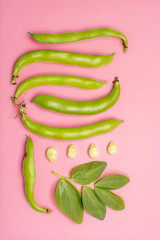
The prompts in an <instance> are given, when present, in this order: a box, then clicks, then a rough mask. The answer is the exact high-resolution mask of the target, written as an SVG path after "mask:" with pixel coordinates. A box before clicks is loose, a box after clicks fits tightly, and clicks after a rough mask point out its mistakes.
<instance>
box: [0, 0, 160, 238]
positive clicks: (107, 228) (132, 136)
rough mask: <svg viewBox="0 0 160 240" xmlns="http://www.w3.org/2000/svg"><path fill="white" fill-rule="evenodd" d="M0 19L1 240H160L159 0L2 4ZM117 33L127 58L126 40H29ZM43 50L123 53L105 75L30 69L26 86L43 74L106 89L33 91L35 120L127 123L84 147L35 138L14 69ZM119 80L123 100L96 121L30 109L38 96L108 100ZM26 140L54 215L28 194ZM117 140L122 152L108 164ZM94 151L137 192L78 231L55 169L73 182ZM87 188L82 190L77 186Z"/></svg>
mask: <svg viewBox="0 0 160 240" xmlns="http://www.w3.org/2000/svg"><path fill="white" fill-rule="evenodd" d="M0 3H1V12H0V35H1V39H0V48H1V53H0V100H1V101H0V103H1V104H0V111H1V116H0V123H1V124H0V128H1V137H0V159H1V161H0V191H1V192H0V228H1V229H0V239H1V240H21V239H23V240H25V239H26V240H28V239H31V240H38V239H39V240H50V239H54V240H58V239H64V240H75V239H76V240H80V239H84V240H88V239H92V240H97V239H101V240H105V239H109V240H122V239H123V240H128V239H130V240H132V239H134V240H151V239H152V240H158V239H160V228H159V222H160V191H159V186H160V177H159V175H160V174H159V173H160V160H159V157H160V144H159V142H160V124H159V118H160V110H159V101H160V87H159V86H160V79H159V76H160V67H159V59H160V49H159V46H160V28H159V23H160V17H159V11H160V1H159V0H154V1H153V0H152V1H151V0H146V1H143V0H140V1H139V0H136V1H127V0H122V1H118V0H112V1H106V0H98V1H97V0H85V1H75V0H65V1H59V0H45V1H44V0H42V1H39V0H35V1H33V0H23V1H21V0H12V1H9V0H1V1H0ZM98 27H112V28H115V29H117V30H120V31H122V32H123V33H124V34H126V35H127V36H128V39H129V49H128V53H127V54H124V53H123V47H122V44H121V41H120V40H119V39H115V38H112V39H111V38H110V39H106V38H99V39H94V40H90V41H82V42H77V43H70V44H61V45H60V44H59V45H45V44H41V43H38V42H35V41H34V40H32V39H31V37H30V36H29V35H28V34H27V32H28V31H30V32H57V33H58V32H64V31H78V30H84V29H88V28H98ZM37 49H57V50H62V51H63V50H64V51H75V52H76V51H77V52H82V53H90V54H92V53H100V54H109V53H113V52H115V53H116V55H115V58H114V60H113V62H112V63H111V64H110V65H108V66H104V67H100V68H97V69H87V68H86V69H85V68H82V67H75V66H64V65H60V64H52V63H39V64H34V65H32V66H31V65H30V66H28V67H26V68H25V69H23V70H22V71H21V73H20V78H19V79H18V82H19V83H20V82H22V81H23V80H24V79H27V78H28V77H31V76H34V75H37V74H73V75H77V76H79V75H80V76H84V77H91V78H95V79H98V80H108V81H109V83H108V84H106V85H105V86H104V87H103V88H101V89H98V90H82V89H76V88H71V87H64V86H53V87H50V86H45V87H38V88H35V89H32V90H30V91H28V92H26V93H25V94H24V95H23V97H22V98H21V99H24V98H25V99H26V103H27V105H28V108H27V110H26V111H27V114H28V116H29V117H31V119H33V120H35V121H39V122H41V123H45V124H50V125H53V126H66V127H67V126H68V127H70V126H78V125H83V124H89V123H94V122H96V121H99V120H103V119H107V118H110V117H116V118H119V119H124V123H123V124H122V125H121V126H119V127H118V128H117V129H116V130H114V131H113V132H110V133H108V134H103V135H100V136H96V137H92V138H90V139H86V140H81V141H57V140H51V139H44V138H42V137H39V136H36V135H34V134H32V133H30V132H29V131H27V130H26V129H25V128H24V127H23V125H22V123H21V120H20V118H19V117H18V118H16V119H13V118H14V116H15V115H16V114H17V113H18V109H17V108H15V107H14V105H13V104H12V102H11V100H10V97H11V96H13V95H14V92H15V89H16V86H12V85H11V83H10V81H11V75H12V70H13V66H14V63H15V62H16V60H17V59H18V58H19V57H20V56H22V55H23V54H24V53H26V52H29V51H31V50H37ZM115 76H118V77H119V79H120V83H121V88H122V93H121V96H120V99H119V101H118V103H117V104H116V105H115V106H114V107H113V108H111V109H110V110H108V111H106V112H104V113H101V114H98V115H93V116H71V115H70V116H69V115H62V114H58V113H52V112H49V111H45V110H42V109H40V108H39V107H37V106H36V105H34V104H32V103H30V102H29V100H30V99H32V98H33V97H34V96H35V95H37V94H38V93H48V94H52V95H54V96H58V97H63V98H68V99H75V100H76V99H77V100H91V99H95V98H99V97H102V96H104V95H106V94H107V93H108V92H109V91H110V89H111V87H112V80H113V79H114V77H115ZM25 134H27V135H29V136H31V137H32V138H33V142H34V146H35V165H36V171H37V179H36V186H35V199H36V201H37V203H39V204H40V205H42V206H47V207H50V208H51V209H53V210H54V212H53V214H51V215H47V214H41V213H39V212H36V211H34V210H33V209H32V208H31V207H30V206H29V204H28V203H27V201H26V199H25V195H24V188H23V178H22V170H21V167H22V160H23V155H24V147H25ZM110 141H114V142H115V143H116V145H117V148H118V152H117V154H116V155H115V156H109V155H108V154H107V152H106V146H107V145H108V143H109V142H110ZM71 143H72V144H74V145H75V146H76V148H77V151H78V154H77V157H76V158H75V159H72V160H71V159H68V158H67V156H66V150H67V147H68V145H69V144H71ZM91 143H94V144H96V145H97V147H98V149H99V153H100V154H99V158H98V160H101V161H107V163H108V166H107V168H106V170H105V172H104V174H103V176H105V175H106V174H111V173H121V174H125V175H127V176H129V177H130V179H131V181H130V183H129V184H128V185H127V186H126V187H124V188H122V189H120V190H117V191H116V193H118V194H119V195H120V196H121V197H122V198H123V199H124V200H125V203H126V208H125V210H124V211H121V212H117V211H114V210H111V209H109V208H108V209H107V210H108V211H107V215H106V218H105V220H104V221H99V220H97V219H95V218H93V217H91V216H90V215H89V214H87V213H86V212H85V213H84V221H83V223H82V224H81V225H77V224H75V223H74V222H72V221H71V220H70V219H69V218H67V217H66V216H65V215H64V214H63V213H62V212H61V211H60V210H59V209H58V207H57V206H56V203H55V200H54V191H55V186H56V184H57V181H58V178H57V177H55V176H53V175H52V174H51V170H52V169H54V170H55V171H57V172H59V173H61V174H64V175H66V176H69V172H70V170H71V168H72V167H74V166H76V165H78V164H80V163H84V162H89V161H91V159H90V158H89V156H88V154H87V149H88V147H89V145H90V144H91ZM49 146H54V147H55V148H56V149H57V153H58V156H57V159H56V161H55V162H54V163H51V162H49V161H48V160H47V158H46V156H45V150H46V148H47V147H49ZM78 188H79V186H78Z"/></svg>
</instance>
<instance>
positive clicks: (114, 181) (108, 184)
mask: <svg viewBox="0 0 160 240" xmlns="http://www.w3.org/2000/svg"><path fill="white" fill-rule="evenodd" d="M129 181H130V180H129V178H128V177H126V176H124V175H120V174H113V175H110V176H107V177H104V178H102V179H100V180H99V181H97V182H96V183H95V186H96V187H102V188H106V189H108V190H115V189H119V188H121V187H123V186H125V185H126V184H127V183H128V182H129Z"/></svg>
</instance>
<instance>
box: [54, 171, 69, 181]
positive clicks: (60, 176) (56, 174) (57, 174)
mask: <svg viewBox="0 0 160 240" xmlns="http://www.w3.org/2000/svg"><path fill="white" fill-rule="evenodd" d="M52 173H53V174H54V175H55V176H57V177H59V178H63V179H65V180H69V181H71V179H70V178H68V177H64V176H62V175H60V174H59V173H56V172H55V171H52Z"/></svg>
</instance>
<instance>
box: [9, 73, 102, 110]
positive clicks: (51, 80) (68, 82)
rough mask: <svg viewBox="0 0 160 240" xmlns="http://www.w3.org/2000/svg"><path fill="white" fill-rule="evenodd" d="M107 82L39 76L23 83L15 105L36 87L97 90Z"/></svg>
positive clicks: (57, 76)
mask: <svg viewBox="0 0 160 240" xmlns="http://www.w3.org/2000/svg"><path fill="white" fill-rule="evenodd" d="M105 83H106V82H105V81H97V80H94V79H91V78H84V77H78V76H68V75H39V76H35V77H31V78H28V79H27V80H25V81H23V82H22V83H21V84H20V85H19V86H18V88H17V90H16V93H15V95H14V98H12V100H13V102H14V104H15V105H16V106H17V100H18V98H19V96H20V95H21V94H22V93H23V92H25V91H27V90H29V89H31V88H34V87H38V86H42V85H65V86H72V87H77V88H84V89H97V88H100V87H102V86H103V85H104V84H105Z"/></svg>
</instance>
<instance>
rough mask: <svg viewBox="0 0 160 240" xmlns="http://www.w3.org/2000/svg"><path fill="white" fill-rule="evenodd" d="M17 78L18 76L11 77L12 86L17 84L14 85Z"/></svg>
mask: <svg viewBox="0 0 160 240" xmlns="http://www.w3.org/2000/svg"><path fill="white" fill-rule="evenodd" d="M18 77H19V76H16V75H13V76H12V84H13V85H15V84H17V83H16V79H17V78H18Z"/></svg>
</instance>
